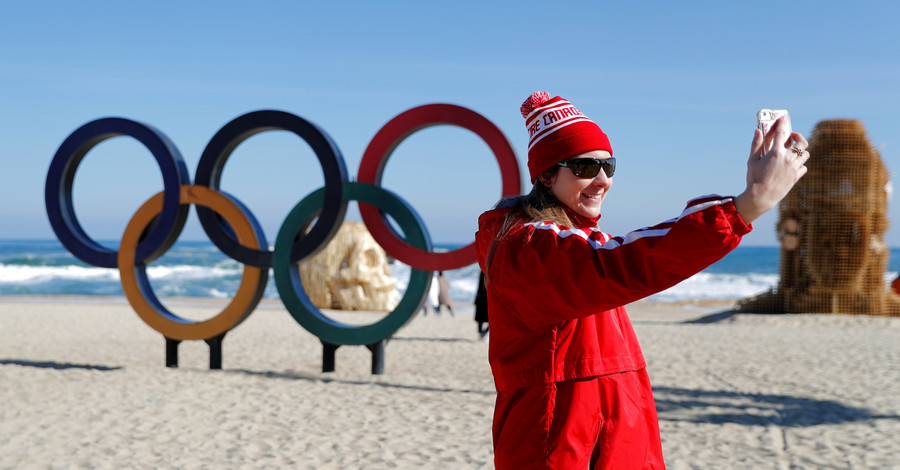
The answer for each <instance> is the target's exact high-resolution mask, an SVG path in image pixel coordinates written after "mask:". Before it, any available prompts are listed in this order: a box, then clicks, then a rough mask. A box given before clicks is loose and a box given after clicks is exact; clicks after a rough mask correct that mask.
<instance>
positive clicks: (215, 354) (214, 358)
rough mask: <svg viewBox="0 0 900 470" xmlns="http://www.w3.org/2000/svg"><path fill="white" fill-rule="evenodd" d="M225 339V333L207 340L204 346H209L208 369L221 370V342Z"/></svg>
mask: <svg viewBox="0 0 900 470" xmlns="http://www.w3.org/2000/svg"><path fill="white" fill-rule="evenodd" d="M223 339H225V333H222V334H220V335H219V336H214V337H212V338H207V339H205V340H204V341H206V344H208V345H209V368H210V369H211V370H212V369H215V370H219V369H221V368H222V340H223Z"/></svg>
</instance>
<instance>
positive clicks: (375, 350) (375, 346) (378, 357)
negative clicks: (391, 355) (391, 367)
mask: <svg viewBox="0 0 900 470" xmlns="http://www.w3.org/2000/svg"><path fill="white" fill-rule="evenodd" d="M385 343H386V340H380V341H376V342H374V343H372V344H367V345H366V347H367V348H369V351H372V374H375V375H381V374H384V344H385Z"/></svg>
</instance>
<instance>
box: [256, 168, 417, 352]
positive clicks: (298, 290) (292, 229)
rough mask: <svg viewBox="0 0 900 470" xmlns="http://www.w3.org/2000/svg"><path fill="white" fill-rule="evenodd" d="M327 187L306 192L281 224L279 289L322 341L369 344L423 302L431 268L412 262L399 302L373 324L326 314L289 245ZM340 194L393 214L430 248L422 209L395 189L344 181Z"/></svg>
mask: <svg viewBox="0 0 900 470" xmlns="http://www.w3.org/2000/svg"><path fill="white" fill-rule="evenodd" d="M324 194H325V192H324V188H320V189H318V190H316V191H314V192H313V193H312V194H310V195H308V196H306V197H305V198H303V199H302V200H301V201H300V202H298V203H297V205H296V206H294V208H293V209H292V210H291V212H290V213H289V214H288V216H287V218H286V219H285V220H284V222H283V223H282V224H281V228H280V229H279V230H278V237H277V238H276V240H275V250H274V252H273V254H272V270H273V273H274V277H275V286H276V287H277V288H278V295H279V296H281V301H282V303H284V306H285V307H286V308H287V310H288V312H289V313H290V314H291V316H292V317H294V319H295V320H296V321H297V323H299V324H300V325H301V326H303V328H305V329H306V330H307V331H309V332H310V333H312V334H314V335H316V336H318V337H319V338H320V339H321V340H322V341H323V342H326V343H331V344H336V345H368V344H373V343H376V342H378V341H381V340H383V339H385V338H388V337H390V336H391V335H393V334H394V332H396V331H397V330H398V329H400V328H401V327H402V326H403V325H405V324H406V323H407V322H408V321H409V320H410V319H412V317H413V315H414V314H415V313H416V312H417V311H418V310H419V308H421V306H422V303H423V302H424V300H425V296H426V295H427V293H428V286H429V285H430V283H431V277H432V272H431V271H422V270H419V269H415V268H411V271H410V277H409V285H408V286H407V288H406V292H405V293H404V294H403V297H402V298H401V299H400V303H399V304H398V305H397V307H396V308H395V309H394V310H392V311H391V312H390V313H388V314H387V315H386V316H385V317H383V318H382V319H381V320H379V321H377V322H375V323H372V324H370V325H348V324H344V323H341V322H338V321H336V320H333V319H331V318H328V317H327V316H325V315H324V314H322V312H321V311H320V310H319V309H318V308H317V307H316V306H315V305H313V303H312V301H311V300H310V299H309V296H308V295H307V294H306V291H305V290H304V289H303V284H302V283H301V282H300V273H299V271H298V270H297V269H296V265H295V264H294V263H291V261H290V254H291V245H293V244H294V241H295V240H296V239H297V236H298V235H300V234H302V233H305V230H306V228H307V227H308V226H309V225H310V224H311V223H312V222H313V220H314V219H315V218H316V216H318V214H319V212H321V210H322V203H323V198H324ZM341 197H342V199H343V200H345V201H359V203H360V204H363V203H367V204H371V205H373V206H376V207H378V208H379V209H381V210H382V211H384V212H386V213H387V214H389V215H390V216H391V217H392V218H393V219H394V220H395V221H396V222H397V224H398V225H399V226H400V229H401V230H402V231H403V233H404V235H406V240H407V242H409V243H410V244H411V245H412V246H414V247H416V248H418V249H420V250H423V251H431V239H430V238H429V236H428V232H427V230H426V229H425V224H424V223H423V222H422V219H421V218H420V217H419V215H418V214H417V213H416V212H415V211H414V210H413V209H412V207H410V206H409V204H407V203H406V202H404V201H403V200H402V199H400V198H399V197H398V196H397V195H395V194H394V193H392V192H390V191H388V190H386V189H384V188H381V187H379V186H374V185H371V184H366V183H344V185H343V192H342V196H341Z"/></svg>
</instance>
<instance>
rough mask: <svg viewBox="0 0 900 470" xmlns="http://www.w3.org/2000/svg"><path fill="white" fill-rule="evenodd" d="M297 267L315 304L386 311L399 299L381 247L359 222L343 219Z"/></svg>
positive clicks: (326, 306)
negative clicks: (317, 248) (318, 250)
mask: <svg viewBox="0 0 900 470" xmlns="http://www.w3.org/2000/svg"><path fill="white" fill-rule="evenodd" d="M298 269H299V272H300V279H301V281H302V283H303V287H304V289H305V290H306V293H307V295H308V296H309V299H310V300H311V301H312V303H313V305H315V306H316V307H318V308H327V309H336V310H373V311H381V312H387V311H391V310H393V309H394V308H395V307H396V306H397V304H398V303H399V301H400V300H399V297H400V294H399V292H398V291H397V288H396V284H395V283H394V278H393V277H391V272H390V269H389V268H388V261H387V255H386V254H385V252H384V249H383V248H381V246H379V245H378V243H377V242H375V239H374V238H372V235H371V234H370V233H369V231H368V230H366V226H365V225H364V224H362V223H360V222H353V221H344V222H343V223H342V224H341V227H340V228H339V229H338V232H337V234H335V236H334V238H332V239H331V242H329V243H328V245H326V246H325V248H323V249H322V251H320V252H319V253H316V254H315V255H313V256H311V257H310V258H307V259H306V260H304V261H301V262H300V263H299V266H298Z"/></svg>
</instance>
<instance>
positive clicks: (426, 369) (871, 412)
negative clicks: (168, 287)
mask: <svg viewBox="0 0 900 470" xmlns="http://www.w3.org/2000/svg"><path fill="white" fill-rule="evenodd" d="M167 306H169V307H170V309H172V310H174V311H176V312H178V313H179V314H183V315H186V316H188V315H196V317H197V318H203V317H208V316H211V315H212V314H213V313H214V312H216V311H218V308H219V307H218V305H217V304H216V302H215V301H210V300H204V301H180V302H176V301H171V302H168V303H167ZM727 307H728V305H727V303H722V304H704V305H674V304H662V303H650V302H640V303H637V304H633V305H631V306H629V312H630V314H631V316H632V319H633V322H634V324H635V328H636V330H637V333H638V337H639V338H640V340H641V344H642V346H643V348H644V352H645V355H646V356H647V360H648V362H649V372H650V377H651V379H652V381H653V384H654V390H655V395H656V399H657V406H658V408H659V416H660V427H661V431H662V439H663V448H664V451H665V455H666V461H667V465H668V467H669V468H672V469H720V468H721V469H730V468H735V469H792V468H799V469H805V468H815V469H818V468H828V469H835V468H847V469H851V468H852V469H859V468H872V469H886V468H900V439H898V438H897V436H900V318H883V317H865V316H849V315H747V314H741V315H731V314H728V313H723V312H726V311H727ZM336 315H337V314H336ZM349 316H350V317H356V320H357V321H368V320H369V319H371V318H373V314H371V313H357V314H351V315H349ZM208 361H209V350H208V347H207V345H206V344H205V343H203V342H184V343H182V344H181V347H180V350H179V367H178V368H167V367H165V366H164V363H165V344H164V341H163V338H162V337H161V336H160V335H159V334H158V333H156V332H155V331H154V330H152V329H150V328H149V327H148V326H146V325H145V324H144V323H143V322H142V321H141V320H140V319H139V318H138V316H137V315H136V314H135V313H134V312H133V311H132V310H131V308H130V306H129V305H128V304H127V302H126V301H125V300H124V299H123V298H100V297H89V298H86V297H74V298H63V297H52V298H30V297H4V298H0V404H2V408H0V468H2V469H32V468H34V469H38V468H115V469H119V468H141V469H144V468H146V469H151V468H153V469H156V468H185V469H191V468H307V469H354V468H375V469H382V468H384V469H392V468H395V469H418V468H435V469H457V468H460V469H489V468H493V465H492V454H491V435H490V428H491V414H492V410H493V401H494V389H493V383H492V381H491V374H490V369H489V367H488V364H487V343H485V342H483V341H480V340H478V339H477V335H476V326H475V322H474V321H473V320H472V306H471V304H465V303H460V304H457V305H456V315H455V316H449V315H448V314H447V313H443V314H442V315H441V316H434V315H429V316H425V317H423V316H417V317H415V318H414V319H413V320H412V321H411V322H410V323H409V324H407V325H406V327H404V328H403V329H401V330H400V331H398V332H397V334H396V335H395V337H394V338H393V339H392V340H391V341H390V342H389V343H388V344H387V347H386V352H385V362H384V366H385V373H384V374H383V375H372V374H371V354H370V352H369V350H368V349H366V348H365V347H361V346H345V347H341V348H340V349H338V351H337V357H336V371H335V372H332V373H323V372H321V367H322V347H321V344H320V343H319V341H318V340H317V338H315V337H314V336H312V335H311V334H309V333H308V332H306V330H304V329H303V328H302V327H300V326H299V325H298V324H297V323H296V322H295V321H294V320H293V318H292V317H290V315H289V314H288V313H287V312H286V311H285V310H284V309H283V307H281V304H280V303H278V302H271V301H269V302H265V303H264V304H263V305H261V306H260V308H258V309H257V310H256V311H255V312H254V313H253V314H252V315H251V316H250V317H249V318H248V319H247V320H246V321H245V322H244V323H242V324H241V325H239V326H238V327H237V328H236V329H234V330H232V331H231V332H229V333H228V335H227V336H226V337H225V340H224V343H223V368H222V370H209V369H208V366H209V364H208Z"/></svg>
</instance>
